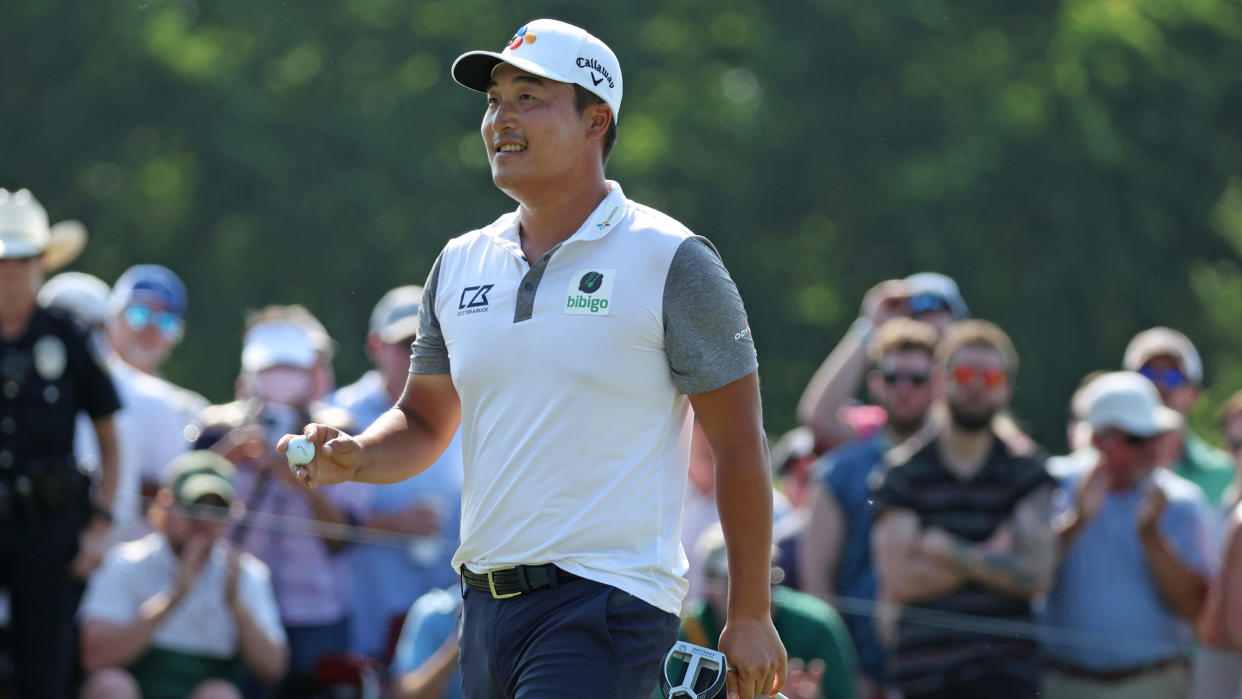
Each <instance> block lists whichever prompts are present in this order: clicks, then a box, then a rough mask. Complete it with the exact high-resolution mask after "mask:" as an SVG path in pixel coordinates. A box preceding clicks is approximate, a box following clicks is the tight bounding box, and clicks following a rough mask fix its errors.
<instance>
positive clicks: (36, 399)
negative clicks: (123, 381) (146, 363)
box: [0, 189, 120, 698]
mask: <svg viewBox="0 0 1242 699" xmlns="http://www.w3.org/2000/svg"><path fill="white" fill-rule="evenodd" d="M85 242H86V231H85V230H84V229H83V228H82V226H81V224H78V223H68V222H67V223H62V224H57V225H56V226H49V225H48V219H47V213H46V212H45V211H44V210H43V207H42V206H41V205H40V204H39V202H38V201H36V200H35V198H34V196H32V195H31V194H30V192H28V191H26V190H21V191H19V192H17V193H10V192H9V191H7V190H4V189H0V396H3V400H0V589H4V590H7V591H8V593H9V595H10V601H11V608H12V619H11V637H12V656H13V663H12V664H13V667H14V674H15V677H14V679H15V687H14V689H15V690H16V695H17V696H21V697H57V698H59V697H61V696H63V695H64V694H65V693H66V691H67V690H68V686H67V679H68V678H70V677H72V675H73V672H72V665H71V658H72V654H71V650H72V636H71V630H72V628H73V616H74V612H75V610H76V608H77V604H78V600H79V598H80V596H81V590H82V586H81V580H83V579H85V577H86V576H87V574H89V573H90V572H91V571H92V570H93V569H94V568H95V567H96V566H98V565H99V561H100V558H101V556H102V552H103V544H104V541H105V539H106V538H107V534H108V528H109V526H110V520H111V518H110V516H109V515H108V511H109V508H110V507H111V505H112V499H113V496H114V494H115V491H116V475H117V443H116V434H115V430H114V428H113V424H112V414H113V413H115V412H116V411H117V410H118V409H119V408H120V401H119V400H118V399H117V395H116V390H115V389H114V388H113V386H112V381H111V379H110V378H109V376H108V373H107V371H106V370H105V369H104V367H103V365H102V362H101V360H100V358H99V356H98V353H97V352H96V351H95V350H94V349H92V346H91V343H90V341H89V339H88V335H87V331H86V329H85V328H83V327H81V326H80V325H78V324H77V323H75V322H74V321H72V320H71V319H70V317H69V316H68V315H67V314H65V313H64V312H63V311H59V310H50V309H45V308H43V307H42V306H40V305H39V304H38V302H37V301H36V298H35V294H36V293H37V292H38V290H39V286H40V285H41V284H42V282H43V275H44V272H46V271H47V270H49V269H56V268H58V267H60V266H63V265H65V264H67V263H68V262H70V261H71V260H72V259H73V258H74V257H75V256H77V254H78V253H79V252H81V250H82V247H83V246H84V245H85ZM79 412H85V413H86V414H87V415H89V416H90V417H91V419H92V421H93V424H94V428H95V435H96V437H97V439H98V442H99V448H100V464H99V474H100V477H99V484H98V488H96V489H95V492H94V493H93V494H92V493H91V487H90V480H89V479H88V478H87V477H86V476H84V475H83V474H82V472H81V471H80V470H79V469H78V468H77V465H76V463H75V462H74V458H73V444H74V421H75V418H76V416H77V414H78V413H79Z"/></svg>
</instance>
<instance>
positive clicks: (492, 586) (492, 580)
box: [487, 566, 522, 599]
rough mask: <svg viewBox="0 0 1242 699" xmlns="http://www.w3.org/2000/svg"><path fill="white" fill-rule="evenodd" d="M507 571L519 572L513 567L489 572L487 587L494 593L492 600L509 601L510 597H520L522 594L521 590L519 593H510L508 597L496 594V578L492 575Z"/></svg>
mask: <svg viewBox="0 0 1242 699" xmlns="http://www.w3.org/2000/svg"><path fill="white" fill-rule="evenodd" d="M506 570H517V568H516V567H512V566H511V567H509V568H497V569H495V570H489V571H487V587H488V588H489V589H491V591H492V599H509V598H510V597H517V596H518V595H520V594H522V592H521V590H519V591H517V592H510V593H509V594H507V595H501V594H497V592H496V578H494V577H492V574H493V573H501V572H504V571H506Z"/></svg>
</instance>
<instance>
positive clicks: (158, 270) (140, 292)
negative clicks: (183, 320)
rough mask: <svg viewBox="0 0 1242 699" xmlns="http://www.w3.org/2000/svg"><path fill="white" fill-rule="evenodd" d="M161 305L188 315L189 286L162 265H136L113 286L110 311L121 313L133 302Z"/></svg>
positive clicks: (109, 305) (180, 314) (109, 300)
mask: <svg viewBox="0 0 1242 699" xmlns="http://www.w3.org/2000/svg"><path fill="white" fill-rule="evenodd" d="M143 301H148V302H153V303H158V304H160V305H162V306H164V307H165V308H166V309H168V310H169V311H170V312H172V313H176V314H177V315H179V316H184V315H185V306H186V294H185V284H184V283H182V281H181V277H178V276H177V274H176V273H175V272H173V271H172V270H171V269H168V268H167V267H163V266H161V265H135V266H133V267H130V268H129V269H127V270H125V273H124V274H122V275H121V278H120V279H118V280H116V284H115V285H113V287H112V295H111V296H110V297H109V298H108V308H109V310H111V311H112V312H113V313H120V312H121V310H122V309H124V308H125V307H126V306H128V305H129V304H131V303H141V302H143Z"/></svg>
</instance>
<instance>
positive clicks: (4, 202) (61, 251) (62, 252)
mask: <svg viewBox="0 0 1242 699" xmlns="http://www.w3.org/2000/svg"><path fill="white" fill-rule="evenodd" d="M84 247H86V226H83V225H82V224H81V223H80V222H78V221H61V222H60V223H57V224H56V225H54V226H49V225H48V220H47V211H46V210H45V209H44V208H43V205H42V204H40V203H39V200H37V199H35V198H34V195H33V194H31V193H30V190H28V189H21V190H18V191H17V192H10V191H9V190H7V189H0V259H9V258H22V257H35V256H38V255H42V256H43V266H44V267H45V268H46V269H48V270H53V269H60V268H61V267H64V266H65V265H67V264H69V263H70V262H72V261H73V259H74V258H75V257H77V256H78V254H79V253H81V252H82V248H84Z"/></svg>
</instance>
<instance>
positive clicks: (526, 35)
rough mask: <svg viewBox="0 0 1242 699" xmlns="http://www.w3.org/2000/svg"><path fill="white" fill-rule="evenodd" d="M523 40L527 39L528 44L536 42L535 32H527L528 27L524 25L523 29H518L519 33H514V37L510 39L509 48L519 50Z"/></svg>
mask: <svg viewBox="0 0 1242 699" xmlns="http://www.w3.org/2000/svg"><path fill="white" fill-rule="evenodd" d="M523 41H525V42H526V43H528V44H533V43H535V35H534V33H532V32H527V31H526V27H522V28H521V29H519V30H517V34H514V35H513V38H512V39H510V40H509V50H510V51H516V50H518V48H519V47H521V46H522V42H523Z"/></svg>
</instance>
